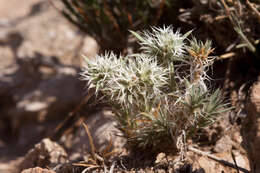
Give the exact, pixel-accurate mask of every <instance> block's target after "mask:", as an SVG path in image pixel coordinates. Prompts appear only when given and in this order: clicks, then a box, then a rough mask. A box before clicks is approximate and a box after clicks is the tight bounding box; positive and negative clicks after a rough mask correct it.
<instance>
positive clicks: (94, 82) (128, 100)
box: [81, 53, 168, 105]
mask: <svg viewBox="0 0 260 173" xmlns="http://www.w3.org/2000/svg"><path fill="white" fill-rule="evenodd" d="M86 62H87V63H86V66H85V67H84V71H83V72H82V74H81V75H82V76H83V79H84V80H87V81H88V87H89V88H96V92H98V91H101V92H102V93H103V94H105V95H107V96H110V98H111V100H115V101H116V102H118V103H120V104H124V105H129V104H133V100H140V101H143V100H144V98H147V99H151V98H153V97H155V96H158V95H161V94H162V93H163V89H164V87H165V86H166V85H167V84H168V81H167V80H168V79H167V69H165V68H163V67H160V66H159V65H158V63H157V61H156V59H154V58H152V57H148V56H146V55H136V56H134V57H133V56H132V57H129V58H124V57H116V56H115V55H114V54H113V53H107V54H105V55H104V56H97V57H96V60H94V61H91V60H88V59H86Z"/></svg>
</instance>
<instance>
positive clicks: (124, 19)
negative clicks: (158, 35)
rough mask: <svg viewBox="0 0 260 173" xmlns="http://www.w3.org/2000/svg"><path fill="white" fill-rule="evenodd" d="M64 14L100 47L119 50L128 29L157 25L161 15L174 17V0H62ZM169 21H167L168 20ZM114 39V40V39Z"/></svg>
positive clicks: (175, 4)
mask: <svg viewBox="0 0 260 173" xmlns="http://www.w3.org/2000/svg"><path fill="white" fill-rule="evenodd" d="M61 2H62V3H63V4H64V8H63V9H62V13H63V15H64V16H65V17H66V18H67V19H68V20H69V21H70V22H72V23H73V24H75V25H77V26H78V27H79V28H81V29H82V30H83V31H84V32H86V33H88V34H90V35H91V36H93V37H95V39H96V40H97V41H98V42H99V44H100V46H101V48H102V50H104V49H105V50H106V49H109V50H110V49H112V50H115V51H121V50H122V49H123V48H125V47H126V44H127V36H128V34H129V33H128V32H127V31H128V30H129V29H131V30H137V29H140V28H147V27H148V26H149V25H158V24H159V21H160V19H161V18H162V16H164V17H163V18H164V19H165V20H168V19H171V22H173V21H174V20H176V19H177V12H178V10H177V6H178V3H179V2H178V1H176V0H156V1H155V0H142V1H131V0H114V1H110V0H62V1H61ZM169 22H170V21H169ZM115 39H116V41H115Z"/></svg>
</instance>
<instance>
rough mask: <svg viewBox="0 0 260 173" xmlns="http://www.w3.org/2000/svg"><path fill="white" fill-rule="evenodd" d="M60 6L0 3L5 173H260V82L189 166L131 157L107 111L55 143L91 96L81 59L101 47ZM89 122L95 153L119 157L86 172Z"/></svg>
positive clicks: (202, 141)
mask: <svg viewBox="0 0 260 173" xmlns="http://www.w3.org/2000/svg"><path fill="white" fill-rule="evenodd" d="M54 2H55V3H54V6H53V4H50V3H49V2H48V1H44V0H9V1H8V3H6V2H5V1H0V62H1V63H0V98H1V99H0V172H1V173H16V172H23V173H54V172H56V173H63V172H75V173H78V172H81V171H83V170H84V169H85V168H86V167H88V168H89V172H93V171H94V172H108V171H112V172H136V171H137V172H160V173H163V172H174V171H175V172H183V173H184V172H187V173H189V172H194V173H195V172H196V173H203V172H206V173H214V172H216V173H219V172H226V173H229V172H237V171H238V170H237V169H240V171H241V172H247V171H248V170H250V169H252V168H254V169H255V170H258V171H260V166H259V165H260V162H259V160H260V159H259V158H260V148H259V146H260V128H259V127H260V123H259V122H260V121H259V120H260V119H259V117H258V116H259V113H260V79H259V80H258V81H257V82H255V83H254V84H253V85H252V86H250V87H246V88H248V90H247V89H245V87H244V86H243V85H242V86H241V87H240V89H239V90H238V91H234V92H233V93H232V94H231V97H232V98H231V101H232V105H235V106H236V108H235V110H236V111H230V112H229V113H227V114H225V115H223V116H222V117H220V119H219V120H218V123H216V124H215V125H214V126H213V127H210V128H209V129H206V130H205V131H201V134H200V135H199V137H198V138H194V139H193V140H191V141H189V143H190V146H192V147H190V148H188V151H187V152H186V159H185V160H184V161H182V162H180V161H178V159H179V156H176V155H171V154H169V153H159V154H156V155H150V154H149V152H146V153H144V152H139V151H135V152H129V151H126V150H125V149H124V147H123V146H124V144H125V140H124V139H122V138H120V137H118V136H116V135H115V134H117V133H118V131H117V130H116V129H115V128H114V121H113V115H112V113H111V112H110V111H108V110H104V109H102V108H100V109H99V108H97V110H95V111H94V113H90V112H89V111H88V109H85V110H84V111H83V112H81V114H84V116H83V117H84V118H79V120H78V121H76V122H75V125H74V127H73V128H69V129H67V130H66V131H63V133H62V134H63V135H62V136H61V137H60V138H58V137H56V138H54V137H53V134H54V132H55V128H56V127H57V125H58V124H60V123H61V122H62V121H63V120H64V119H66V118H68V117H69V116H71V115H75V114H76V113H74V112H75V110H77V107H78V105H80V104H81V102H82V100H83V98H84V97H85V94H86V92H85V91H84V86H85V84H84V82H82V81H80V80H79V75H78V73H79V72H80V67H81V63H82V62H81V55H82V54H84V55H86V56H88V57H93V56H94V55H95V54H96V53H97V52H98V45H97V44H96V42H95V41H94V40H93V39H92V38H91V37H89V36H87V35H85V34H83V33H82V32H80V31H79V30H78V29H77V28H75V27H74V26H72V25H71V24H69V23H68V22H67V20H66V19H64V17H63V16H62V15H61V14H60V13H59V11H58V10H57V8H59V5H60V4H59V3H56V1H54ZM55 7H56V8H55ZM249 88H250V89H249ZM82 122H85V123H86V124H87V126H88V127H89V129H90V134H91V136H92V137H93V141H94V146H95V148H96V152H97V151H101V150H103V151H104V150H108V149H110V148H111V149H112V148H114V149H115V153H114V154H111V157H110V158H106V157H105V156H104V155H102V154H101V158H98V157H94V160H95V159H97V160H98V161H96V163H94V162H92V163H91V164H90V165H84V163H86V162H84V160H85V161H86V160H89V158H91V157H93V155H92V156H91V154H90V153H91V151H92V150H91V145H90V142H89V137H88V134H87V133H86V131H85V129H84V127H83V126H82V125H81V124H82ZM110 141H112V147H108V146H109V143H110ZM196 148H197V149H199V150H198V151H197V150H196ZM106 152H107V153H108V151H106ZM100 153H101V152H99V154H100ZM209 153H211V154H209ZM210 157H213V158H210ZM102 159H104V160H102ZM218 159H219V160H218ZM223 160H224V161H226V162H225V163H223ZM82 161H83V162H82ZM80 163H81V165H80ZM231 164H232V165H233V166H234V165H237V166H239V167H240V168H236V166H234V168H232V165H231ZM90 167H91V169H90ZM258 171H256V172H258Z"/></svg>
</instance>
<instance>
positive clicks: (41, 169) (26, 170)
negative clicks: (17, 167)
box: [21, 167, 55, 173]
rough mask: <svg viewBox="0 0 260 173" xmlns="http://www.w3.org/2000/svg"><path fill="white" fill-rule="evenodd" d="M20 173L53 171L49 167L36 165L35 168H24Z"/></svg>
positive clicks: (52, 172)
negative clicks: (44, 167)
mask: <svg viewBox="0 0 260 173" xmlns="http://www.w3.org/2000/svg"><path fill="white" fill-rule="evenodd" d="M21 173H55V172H54V171H52V170H49V169H43V168H40V167H36V168H29V169H25V170H23V171H22V172H21Z"/></svg>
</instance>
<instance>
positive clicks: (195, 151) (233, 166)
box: [188, 146, 250, 173]
mask: <svg viewBox="0 0 260 173" xmlns="http://www.w3.org/2000/svg"><path fill="white" fill-rule="evenodd" d="M188 150H190V151H192V152H194V153H197V154H200V155H203V156H207V157H208V158H210V159H213V160H215V161H217V162H219V163H221V164H223V165H225V166H229V167H231V168H234V169H239V170H240V171H242V172H244V173H250V172H249V171H248V170H247V169H245V168H242V167H240V166H237V165H235V164H233V163H230V162H228V161H226V160H223V159H221V158H219V157H217V156H215V155H213V154H209V153H206V152H204V151H201V150H199V149H196V148H194V147H192V146H188Z"/></svg>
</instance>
